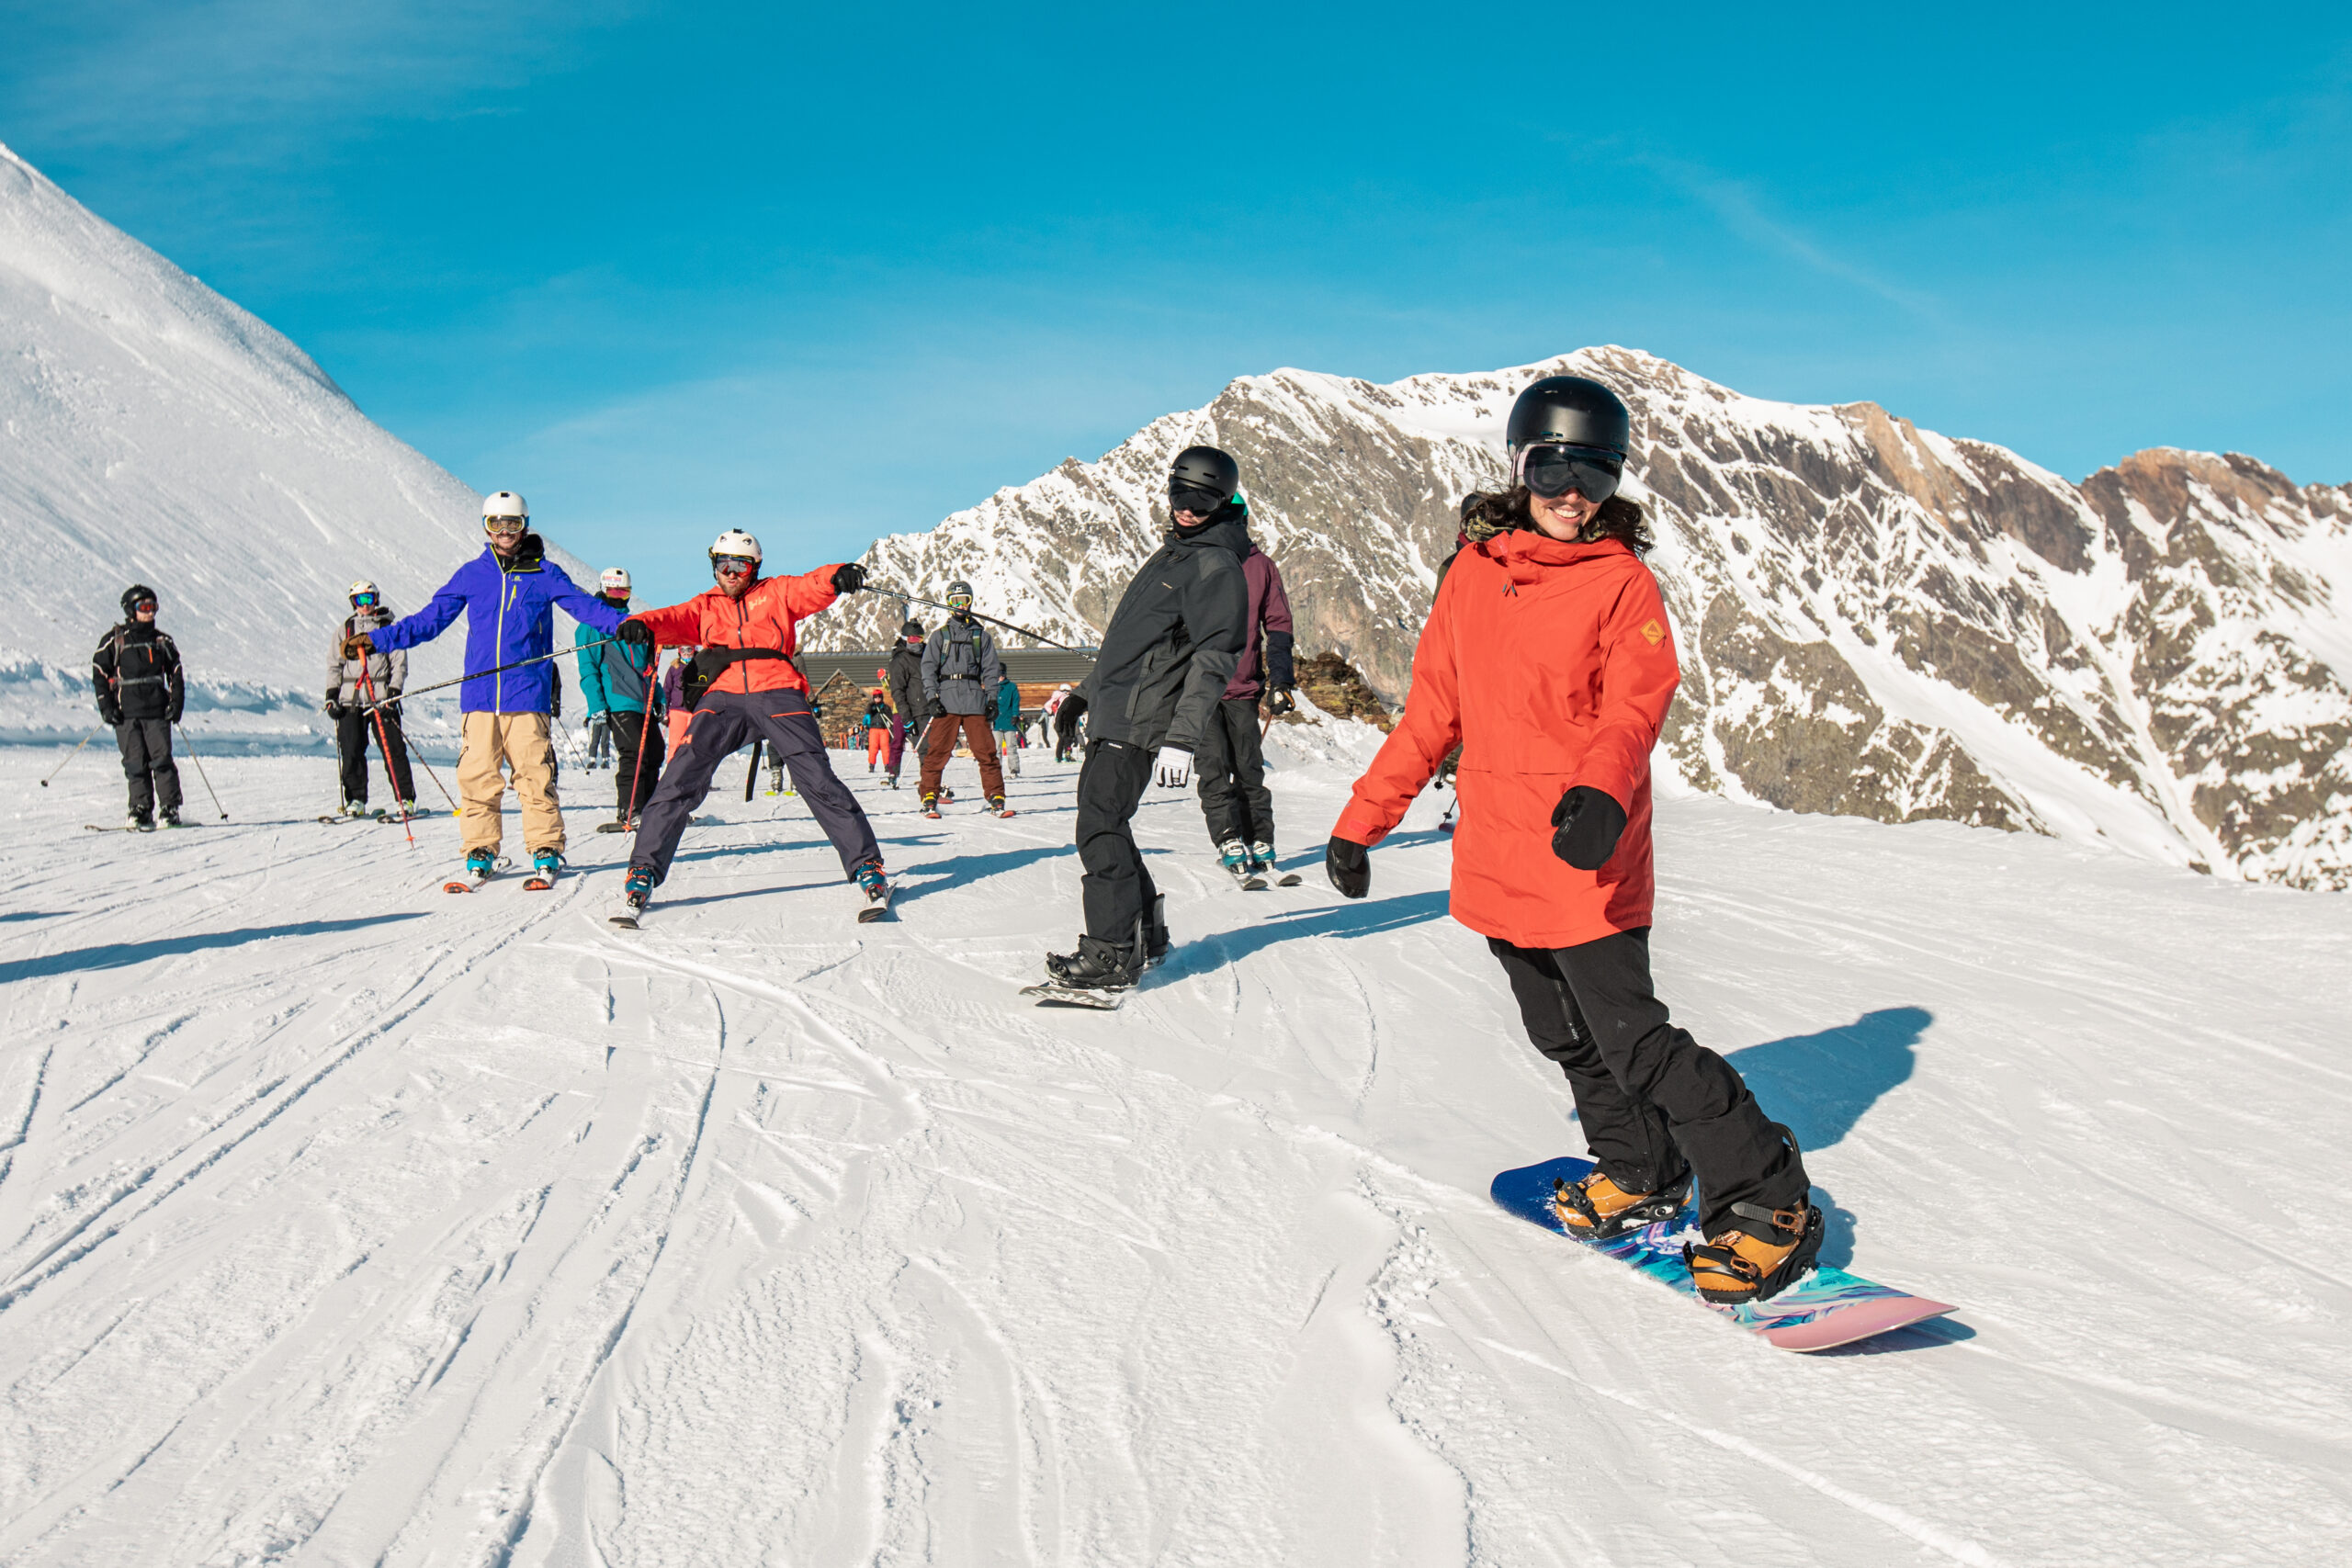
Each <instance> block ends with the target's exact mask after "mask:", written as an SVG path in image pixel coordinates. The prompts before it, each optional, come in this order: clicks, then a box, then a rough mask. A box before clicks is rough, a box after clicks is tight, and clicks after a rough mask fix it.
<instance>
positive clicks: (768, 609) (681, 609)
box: [629, 565, 841, 693]
mask: <svg viewBox="0 0 2352 1568" xmlns="http://www.w3.org/2000/svg"><path fill="white" fill-rule="evenodd" d="M839 570H841V568H840V567H839V566H838V565H834V566H820V567H819V568H818V569H817V570H814V571H811V572H805V573H803V574H802V575H800V576H798V577H763V578H762V579H760V580H759V581H757V582H754V583H752V586H751V587H749V588H746V589H745V590H743V596H742V597H741V599H729V597H728V596H727V593H726V591H725V590H724V589H719V588H713V589H710V590H709V591H707V592H702V593H697V594H695V596H694V597H693V598H691V599H689V600H687V601H686V602H685V603H684V604H671V605H668V606H666V607H665V608H662V609H659V610H640V611H639V612H638V613H637V614H636V615H632V616H631V617H629V618H630V619H631V620H637V621H642V622H644V623H645V624H646V625H647V626H650V627H651V628H652V630H653V637H654V640H655V641H657V642H659V643H661V644H662V647H664V648H681V647H684V648H724V649H747V648H758V649H772V650H774V651H775V652H777V653H780V654H782V655H784V657H783V658H781V659H745V660H738V661H736V662H735V663H732V664H729V666H728V667H727V668H726V669H725V670H723V671H720V672H719V675H718V679H716V680H714V681H712V682H711V683H710V684H709V685H708V686H707V687H706V688H705V690H706V691H711V692H746V693H749V692H785V691H791V692H806V691H807V690H808V689H809V681H808V678H807V677H806V676H804V675H802V674H801V673H800V670H799V667H798V666H797V665H796V664H794V663H793V662H792V656H793V655H794V654H795V653H797V652H798V651H799V650H800V639H799V637H798V635H797V633H796V631H795V629H794V628H795V627H796V626H797V625H798V624H799V623H800V622H802V621H804V620H806V619H808V618H809V616H810V615H815V614H816V613H817V612H818V611H820V610H822V609H824V608H825V607H826V606H828V605H830V604H831V603H832V602H833V600H834V599H835V598H837V597H838V595H837V594H835V593H834V592H833V573H834V572H836V571H839Z"/></svg>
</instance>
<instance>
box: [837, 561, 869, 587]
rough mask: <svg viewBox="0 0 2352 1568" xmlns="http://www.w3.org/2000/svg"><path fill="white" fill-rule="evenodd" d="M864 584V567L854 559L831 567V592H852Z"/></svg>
mask: <svg viewBox="0 0 2352 1568" xmlns="http://www.w3.org/2000/svg"><path fill="white" fill-rule="evenodd" d="M863 587H865V568H864V567H862V566H860V565H858V564H857V563H856V562H855V561H851V562H850V563H849V564H848V565H847V566H837V567H835V568H833V592H836V593H854V592H857V591H858V590H859V589H861V588H863Z"/></svg>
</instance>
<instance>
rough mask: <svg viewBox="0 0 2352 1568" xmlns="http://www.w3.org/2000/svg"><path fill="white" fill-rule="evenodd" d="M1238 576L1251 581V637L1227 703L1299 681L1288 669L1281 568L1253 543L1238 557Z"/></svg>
mask: <svg viewBox="0 0 2352 1568" xmlns="http://www.w3.org/2000/svg"><path fill="white" fill-rule="evenodd" d="M1241 575H1242V577H1243V579H1244V580H1246V581H1248V582H1249V584H1250V622H1249V626H1250V630H1249V638H1250V640H1249V641H1248V642H1247V643H1246V644H1244V645H1243V647H1242V649H1241V658H1240V660H1239V661H1238V662H1237V663H1236V664H1235V665H1234V667H1233V679H1232V680H1231V681H1230V682H1227V684H1226V688H1225V696H1226V700H1227V702H1231V701H1232V700H1233V699H1234V698H1236V697H1254V696H1256V695H1257V694H1258V693H1259V690H1260V689H1261V687H1265V686H1272V687H1273V688H1274V690H1276V691H1278V692H1283V691H1288V690H1289V689H1290V688H1291V687H1293V686H1295V685H1297V684H1298V677H1297V675H1296V674H1295V671H1293V670H1292V668H1291V656H1290V655H1291V624H1290V595H1289V594H1287V593H1285V592H1283V573H1282V569H1281V568H1280V567H1278V566H1276V565H1275V564H1274V558H1273V557H1272V556H1270V555H1268V554H1267V553H1266V552H1265V551H1263V550H1261V549H1260V548H1259V547H1257V545H1256V544H1254V543H1253V544H1251V545H1250V553H1249V554H1248V555H1246V556H1243V557H1242V558H1241ZM1261 629H1262V632H1263V636H1262V637H1261V635H1260V634H1261Z"/></svg>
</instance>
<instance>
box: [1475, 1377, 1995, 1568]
mask: <svg viewBox="0 0 2352 1568" xmlns="http://www.w3.org/2000/svg"><path fill="white" fill-rule="evenodd" d="M1478 1343H1480V1344H1481V1345H1484V1346H1486V1347H1487V1348H1488V1349H1490V1350H1498V1351H1500V1352H1501V1353H1502V1354H1504V1355H1506V1356H1509V1357H1510V1358H1511V1359H1513V1360H1518V1361H1524V1362H1526V1363H1527V1364H1528V1365H1529V1366H1531V1367H1537V1368H1540V1369H1542V1370H1543V1371H1547V1372H1550V1373H1552V1374H1553V1375H1554V1376H1555V1377H1562V1378H1566V1380H1567V1381H1568V1382H1572V1383H1575V1384H1576V1385H1577V1387H1578V1388H1582V1389H1587V1390H1589V1391H1590V1392H1592V1393H1597V1394H1599V1395H1600V1397H1601V1398H1603V1399H1606V1400H1610V1401H1611V1402H1612V1403H1614V1404H1622V1405H1623V1406H1624V1407H1625V1408H1626V1409H1628V1410H1632V1411H1634V1412H1637V1413H1638V1414H1640V1415H1644V1416H1655V1417H1656V1418H1657V1419H1658V1420H1660V1421H1664V1422H1665V1423H1667V1425H1668V1426H1670V1427H1679V1428H1681V1429H1682V1430H1683V1431H1685V1432H1688V1433H1690V1434H1691V1436H1692V1437H1694V1438H1698V1439H1699V1440H1700V1441H1701V1442H1703V1443H1710V1444H1713V1446H1714V1447H1716V1448H1719V1449H1722V1450H1724V1451H1725V1452H1727V1453H1736V1454H1738V1455H1739V1456H1740V1457H1742V1458H1743V1459H1749V1460H1753V1461H1756V1462H1757V1463H1758V1464H1760V1465H1762V1466H1764V1467H1765V1468H1766V1469H1768V1470H1776V1471H1778V1472H1781V1474H1782V1475H1785V1476H1787V1477H1788V1478H1789V1479H1790V1480H1792V1481H1794V1482H1796V1483H1799V1484H1800V1485H1804V1486H1809V1487H1811V1488H1812V1489H1813V1490H1815V1492H1818V1493H1820V1494H1821V1495H1823V1496H1825V1497H1826V1498H1828V1499H1829V1500H1830V1501H1831V1502H1833V1503H1842V1504H1844V1505H1845V1506H1847V1507H1849V1508H1851V1509H1853V1510H1854V1511H1855V1512H1856V1513H1860V1514H1866V1515H1868V1516H1869V1517H1871V1518H1873V1519H1876V1520H1877V1521H1878V1522H1879V1523H1881V1524H1883V1525H1884V1526H1886V1527H1887V1528H1888V1529H1893V1530H1895V1531H1897V1532H1899V1533H1900V1534H1903V1535H1906V1536H1908V1537H1910V1538H1911V1539H1912V1540H1916V1541H1917V1542H1918V1543H1919V1544H1920V1545H1921V1546H1924V1547H1926V1548H1928V1550H1929V1551H1934V1552H1937V1553H1939V1554H1940V1555H1942V1556H1945V1557H1949V1558H1951V1560H1952V1561H1953V1562H1961V1563H1965V1564H1967V1568H2007V1564H2006V1563H2004V1562H2002V1561H2001V1559H1999V1558H1997V1557H1996V1556H1994V1555H1993V1554H1992V1553H1991V1552H1989V1551H1985V1549H1984V1548H1983V1547H1981V1546H1979V1545H1977V1544H1976V1543H1975V1542H1974V1541H1973V1540H1967V1539H1966V1538H1964V1537H1962V1536H1956V1535H1953V1534H1951V1532H1949V1531H1947V1530H1943V1529H1938V1528H1937V1527H1936V1526H1934V1525H1931V1524H1929V1523H1928V1521H1927V1520H1925V1519H1923V1518H1920V1517H1918V1516H1917V1515H1916V1514H1910V1513H1906V1512H1905V1511H1904V1510H1903V1509H1901V1508H1898V1507H1896V1506H1894V1504H1892V1503H1882V1502H1880V1501H1879V1500H1878V1499H1877V1498H1875V1497H1865V1496H1863V1495H1861V1494H1860V1493H1859V1492H1856V1491H1853V1490H1852V1489H1850V1488H1849V1487H1844V1486H1840V1485H1838V1483H1836V1482H1834V1481H1832V1480H1830V1479H1829V1478H1828V1477H1827V1476H1826V1475H1821V1474H1817V1473H1815V1472H1813V1471H1810V1470H1807V1469H1805V1468H1804V1466H1803V1465H1801V1464H1795V1463H1792V1462H1791V1461H1788V1460H1784V1459H1782V1458H1781V1457H1780V1456H1779V1455H1777V1454H1773V1453H1770V1452H1768V1451H1766V1450H1763V1449H1759V1448H1758V1447H1757V1446H1756V1445H1755V1444H1754V1443H1751V1442H1749V1441H1748V1440H1747V1438H1739V1437H1734V1436H1733V1435H1732V1434H1731V1433H1729V1432H1718V1431H1716V1430H1715V1429H1714V1428H1713V1427H1702V1426H1700V1425H1699V1424H1698V1423H1696V1422H1693V1421H1686V1420H1684V1419H1683V1418H1682V1417H1681V1416H1677V1415H1675V1414H1674V1413H1673V1412H1672V1411H1670V1410H1660V1409H1658V1408H1657V1407H1656V1406H1655V1405H1650V1404H1643V1403H1642V1402H1641V1401H1640V1400H1638V1399H1635V1398H1634V1397H1633V1396H1632V1395H1630V1394H1624V1393H1618V1392H1617V1391H1616V1390H1615V1389H1610V1388H1603V1387H1601V1386H1600V1384H1599V1383H1596V1382H1586V1381H1585V1380H1584V1379H1583V1378H1580V1377H1578V1376H1577V1375H1576V1374H1575V1373H1574V1372H1572V1371H1568V1370H1567V1369H1566V1367H1555V1366H1554V1365H1553V1364H1552V1363H1551V1362H1549V1361H1547V1360H1545V1359H1543V1358H1542V1357H1541V1356H1535V1355H1531V1354H1529V1353H1528V1352H1527V1351H1525V1350H1522V1349H1521V1348H1519V1347H1517V1346H1516V1345H1506V1344H1504V1343H1503V1342H1502V1341H1501V1340H1499V1339H1496V1338H1493V1337H1489V1336H1486V1335H1481V1336H1480V1337H1479V1339H1478Z"/></svg>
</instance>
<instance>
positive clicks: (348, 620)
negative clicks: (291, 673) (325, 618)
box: [327, 604, 408, 707]
mask: <svg viewBox="0 0 2352 1568" xmlns="http://www.w3.org/2000/svg"><path fill="white" fill-rule="evenodd" d="M394 619H396V617H395V616H394V615H392V612H391V611H390V609H388V608H387V607H386V606H384V605H382V604H379V605H377V606H376V607H375V608H374V609H372V610H355V611H353V612H352V613H351V614H350V615H346V616H345V617H344V622H343V630H342V631H340V632H339V633H337V634H336V635H335V639H334V647H333V648H331V649H327V701H329V702H331V703H341V704H343V705H345V707H349V706H350V705H352V704H354V703H364V702H366V701H367V700H368V697H367V695H366V694H364V693H362V692H361V691H360V689H359V660H356V659H345V657H344V656H343V645H344V640H345V638H347V637H357V636H358V635H359V634H360V633H362V632H378V631H381V630H383V629H384V628H385V627H386V626H390V625H391V624H392V622H393V620H394ZM368 680H369V681H371V682H375V686H376V700H377V701H378V702H383V701H385V700H387V699H389V698H391V697H397V696H399V695H400V694H401V687H403V686H405V685H407V684H408V649H404V648H396V649H392V650H391V651H390V653H385V652H382V651H380V650H379V651H378V652H375V653H371V654H369V655H368Z"/></svg>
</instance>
